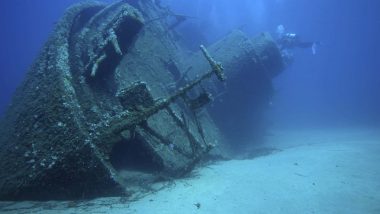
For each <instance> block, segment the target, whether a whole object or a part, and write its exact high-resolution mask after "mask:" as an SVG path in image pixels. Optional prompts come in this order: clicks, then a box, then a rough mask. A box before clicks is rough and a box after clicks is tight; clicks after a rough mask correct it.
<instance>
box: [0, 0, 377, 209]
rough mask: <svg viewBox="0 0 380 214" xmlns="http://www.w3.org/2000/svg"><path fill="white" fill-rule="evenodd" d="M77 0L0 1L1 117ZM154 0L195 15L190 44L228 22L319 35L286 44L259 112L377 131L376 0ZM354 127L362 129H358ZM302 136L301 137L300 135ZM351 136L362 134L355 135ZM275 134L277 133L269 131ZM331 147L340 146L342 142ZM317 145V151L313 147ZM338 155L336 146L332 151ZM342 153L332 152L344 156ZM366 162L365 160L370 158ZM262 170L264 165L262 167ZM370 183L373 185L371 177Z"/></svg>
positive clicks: (313, 126)
mask: <svg viewBox="0 0 380 214" xmlns="http://www.w3.org/2000/svg"><path fill="white" fill-rule="evenodd" d="M76 2H79V1H78V0H3V1H0V10H1V12H0V35H1V36H0V38H1V39H0V43H1V44H0V45H1V46H0V47H1V48H0V117H2V116H3V115H4V113H5V111H6V109H7V107H8V106H9V104H10V102H11V98H12V95H13V93H14V91H15V89H16V88H17V87H18V86H19V84H21V82H22V80H23V79H24V77H25V73H26V72H27V70H28V68H29V67H30V66H31V64H32V63H33V61H34V60H35V59H36V57H37V56H38V54H39V51H40V49H41V48H42V46H43V45H44V42H45V41H46V40H47V38H48V36H49V34H50V33H51V31H52V30H53V28H54V24H55V23H56V22H57V21H58V20H59V18H60V17H61V16H62V14H63V12H64V11H65V9H67V7H69V6H70V5H71V4H73V3H76ZM106 2H113V1H112V0H109V1H106ZM161 2H162V4H163V5H168V6H169V7H170V8H171V9H172V10H173V11H174V12H175V13H177V14H181V15H187V16H190V17H194V18H191V19H189V20H187V21H186V22H185V23H184V24H183V25H182V26H180V28H179V30H180V31H183V32H186V31H187V30H189V29H191V31H192V32H194V31H197V32H198V33H197V35H198V37H196V38H195V37H194V38H193V39H194V40H193V41H188V43H189V45H190V46H191V45H194V44H195V45H196V46H197V45H198V44H199V43H203V44H212V43H214V42H215V41H217V40H218V39H220V38H222V37H223V36H225V35H226V34H228V33H229V32H230V31H232V30H235V29H239V30H242V31H243V32H245V33H246V34H247V35H249V36H250V37H253V36H255V35H257V34H258V33H260V32H263V31H267V32H270V33H271V34H272V35H273V37H275V35H276V28H277V26H278V25H280V24H282V25H284V26H285V28H286V30H287V32H292V33H296V34H298V35H299V36H300V38H301V39H302V40H304V41H319V42H321V45H320V46H318V48H317V52H316V54H313V53H312V51H311V50H310V49H294V50H292V52H293V53H294V59H295V61H294V62H293V64H292V65H291V66H289V67H288V68H286V70H284V71H283V72H282V73H281V74H280V75H279V76H277V77H276V78H275V79H274V80H273V82H274V88H275V96H274V97H273V100H272V102H271V103H272V104H271V106H270V109H269V111H268V112H266V116H267V117H268V120H269V121H271V128H272V129H273V130H277V131H278V130H287V129H292V130H293V131H294V130H296V134H294V133H293V132H292V134H291V137H287V138H292V137H293V135H297V134H298V132H297V131H298V130H299V129H300V128H302V129H309V130H327V129H328V130H334V129H336V130H338V129H345V130H351V129H356V128H357V129H360V130H365V131H363V132H364V133H366V132H367V131H368V130H369V132H370V134H369V135H370V136H372V135H376V137H378V136H379V135H378V133H377V131H378V130H379V129H378V127H380V57H379V56H380V13H379V9H380V1H377V0H360V1H358V0H346V1H343V0H318V1H310V0H191V1H190V0H162V1H161ZM189 32H190V31H189ZM373 130H376V131H373ZM348 132H350V131H348ZM372 132H376V133H372ZM360 134H361V132H360V133H359V134H358V136H359V135H360ZM305 135H306V134H305ZM331 135H332V136H333V137H330V136H327V137H326V136H323V135H322V134H321V135H320V136H319V132H318V134H315V132H313V137H312V139H313V140H312V141H311V142H313V143H314V142H319V141H321V140H320V138H323V139H333V138H334V139H335V138H336V139H338V138H340V137H341V135H339V133H338V134H334V135H333V134H331ZM280 136H281V135H280ZM284 136H285V134H284ZM286 136H288V134H287V135H286ZM336 136H338V137H336ZM355 136H356V135H355ZM360 136H361V135H360ZM350 137H351V135H348V137H345V138H344V139H346V140H347V139H348V140H347V141H350V140H351V139H354V137H352V138H350ZM294 138H296V137H294ZM358 138H359V137H356V138H355V139H356V140H357V139H358ZM302 139H308V138H307V137H305V136H303V138H302ZM363 139H364V138H363ZM373 139H375V140H373ZM373 139H372V140H371V146H373V145H372V144H374V145H375V144H376V142H377V141H378V138H373ZM292 140H294V139H293V138H292ZM289 141H291V140H289ZM299 141H301V140H299ZM322 141H323V140H322ZM327 141H328V140H326V142H327ZM342 141H343V140H342ZM357 141H358V142H361V139H360V140H357ZM363 141H365V140H363ZM372 141H373V142H375V143H373V142H372ZM276 142H280V140H278V139H276ZM304 142H305V141H302V143H304ZM377 145H378V144H376V149H377V150H375V149H374V151H380V150H378V149H379V148H378V146H377ZM329 149H330V148H329ZM332 149H335V150H336V151H338V150H339V151H340V150H345V149H346V147H342V148H341V147H338V149H337V148H335V147H333V148H332ZM355 149H357V150H355V152H352V153H350V152H347V154H346V153H345V155H348V156H349V155H352V156H353V157H354V158H359V157H360V156H366V154H367V153H365V152H363V151H364V150H366V152H368V151H369V150H371V149H364V146H363V147H361V146H355ZM316 150H318V151H319V152H321V150H320V148H316ZM335 150H334V151H335ZM367 150H368V151H367ZM350 151H351V150H350ZM352 151H354V150H352ZM309 152H310V151H309ZM360 152H363V153H360ZM321 153H322V152H321ZM308 154H309V153H308ZM317 154H319V153H317ZM322 154H323V153H322ZM353 154H354V155H353ZM329 155H330V156H331V157H332V156H334V155H335V154H334V155H331V154H330V153H329ZM339 155H341V153H337V155H336V156H339ZM301 156H302V155H301ZM310 156H312V152H310ZM330 156H329V157H330ZM342 156H343V155H341V156H339V157H340V158H342V160H343V157H342ZM375 156H376V154H375V155H374V154H373V153H371V156H370V157H371V158H372V157H373V158H372V159H370V160H375V159H376V158H377V157H378V156H376V157H375ZM313 158H314V157H313ZM315 159H317V157H315ZM313 160H314V159H312V161H310V162H313ZM376 160H378V158H377V159H376ZM344 161H346V162H344V163H345V164H346V165H347V166H348V165H350V164H351V163H352V160H351V159H349V160H346V159H344ZM327 162H328V161H327ZM358 162H359V163H358V166H360V167H358V168H361V169H365V167H366V166H368V164H367V163H364V162H360V161H358ZM291 164H294V163H293V162H292V163H291ZM297 164H298V163H297ZM333 164H335V163H333ZM263 165H265V164H263ZM315 165H317V164H315ZM373 165H374V164H373V163H372V164H371V166H373ZM331 166H332V165H331ZM331 166H330V167H331ZM288 167H289V166H288ZM291 167H293V165H292V166H291ZM316 167H317V168H318V167H319V166H316ZM334 167H335V165H334V166H333V167H331V168H333V169H331V171H333V170H334ZM279 168H280V167H279ZM318 169H320V168H318ZM376 170H377V171H375V170H372V171H375V172H376V173H377V172H378V169H376ZM262 171H264V172H265V167H264V169H263V170H262ZM321 171H322V170H321ZM349 173H351V171H350V172H349ZM349 173H347V178H348V177H349V178H350V179H352V180H353V181H352V182H355V181H356V180H355V179H356V177H353V176H351V174H349ZM360 173H361V172H360ZM360 173H359V174H360ZM365 173H369V172H368V171H366V172H364V174H365ZM279 174H280V175H281V173H279ZM374 177H375V176H374ZM377 177H378V176H377ZM377 177H375V178H376V179H377ZM325 178H326V177H325ZM336 179H337V180H339V179H340V178H336ZM376 179H372V182H374V183H376V182H375V181H374V180H376ZM329 182H330V180H328V181H326V184H329ZM337 182H340V180H339V181H337ZM290 183H291V182H290ZM291 184H293V183H291ZM363 185H365V184H363ZM184 186H186V185H184ZM375 187H376V188H378V189H379V186H378V184H377V186H375ZM375 187H373V188H375ZM356 188H358V189H361V186H360V185H358V186H356ZM368 188H372V186H371V187H368ZM361 190H362V189H361ZM347 191H348V190H347ZM363 191H364V192H365V190H363ZM374 198H376V197H374ZM378 198H379V197H377V199H378ZM147 203H151V202H147ZM377 210H380V209H377ZM279 213H281V212H279ZM374 213H375V212H374Z"/></svg>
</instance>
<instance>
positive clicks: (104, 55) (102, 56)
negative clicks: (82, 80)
mask: <svg viewBox="0 0 380 214" xmlns="http://www.w3.org/2000/svg"><path fill="white" fill-rule="evenodd" d="M106 57H107V55H106V54H103V55H101V56H100V57H99V58H98V59H96V61H95V63H94V64H93V65H92V69H91V76H92V77H95V75H96V72H97V71H98V68H99V64H100V63H102V62H103V61H104V60H105V59H106Z"/></svg>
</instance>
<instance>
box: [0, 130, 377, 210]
mask: <svg viewBox="0 0 380 214" xmlns="http://www.w3.org/2000/svg"><path fill="white" fill-rule="evenodd" d="M265 146H266V147H269V148H276V149H279V150H278V151H277V152H274V153H272V154H269V155H266V156H261V157H258V158H254V159H246V160H231V161H221V162H218V163H215V164H212V165H209V166H207V167H202V168H199V169H197V170H196V171H195V175H196V176H192V177H190V178H185V179H181V180H176V181H175V182H173V183H172V184H171V185H169V186H168V187H167V188H164V189H163V190H161V191H158V192H156V193H154V194H150V195H147V196H146V197H144V198H142V199H140V200H137V201H133V202H125V201H123V200H122V198H119V197H114V198H99V199H95V200H91V201H82V202H55V201H49V202H0V213H15V214H16V213H17V214H23V213H39V214H47V213H49V214H50V213H51V214H53V213H54V214H69V213H70V214H73V213H78V214H80V213H110V214H127V213H159V214H160V213H173V214H174V213H180V214H187V213H191V214H192V213H221V214H224V213H226V214H227V213H228V214H230V213H243V214H245V213H255V214H260V213H263V214H264V213H268V214H271V213H281V214H284V213H292V214H297V213H302V214H307V213H323V214H326V213H345V214H347V213H358V214H359V213H360V214H364V213H373V214H375V213H376V214H377V213H380V129H373V128H368V129H336V130H296V131H295V130H288V131H276V132H274V133H273V136H270V137H269V139H268V144H267V145H265Z"/></svg>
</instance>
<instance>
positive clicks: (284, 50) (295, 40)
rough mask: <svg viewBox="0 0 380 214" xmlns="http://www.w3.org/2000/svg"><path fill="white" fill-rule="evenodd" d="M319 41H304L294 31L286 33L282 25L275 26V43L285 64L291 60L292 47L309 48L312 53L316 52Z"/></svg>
mask: <svg viewBox="0 0 380 214" xmlns="http://www.w3.org/2000/svg"><path fill="white" fill-rule="evenodd" d="M320 44H321V43H320V42H317V41H316V42H305V41H302V40H301V39H300V37H299V36H298V35H297V34H295V33H286V32H285V27H284V26H283V25H279V26H277V45H278V47H279V48H280V50H281V55H282V57H283V59H284V61H285V63H286V64H291V63H292V62H293V58H294V57H293V53H292V52H290V51H289V50H290V49H294V48H311V51H312V53H313V55H315V54H316V53H317V46H318V45H320Z"/></svg>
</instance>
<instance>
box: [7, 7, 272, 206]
mask: <svg viewBox="0 0 380 214" xmlns="http://www.w3.org/2000/svg"><path fill="white" fill-rule="evenodd" d="M136 5H138V8H139V10H141V11H143V12H144V13H141V12H140V11H139V10H137V9H136V8H134V7H132V6H131V5H129V4H127V3H126V1H119V2H116V3H113V4H110V5H105V4H101V3H96V2H84V3H79V4H77V5H74V6H72V7H71V8H69V9H68V10H67V12H66V13H65V14H64V16H63V17H62V19H61V21H60V22H59V23H58V24H57V26H56V29H55V30H54V32H53V34H52V35H51V37H50V38H49V40H48V42H47V43H46V45H45V46H44V48H43V50H42V52H41V54H40V56H39V57H38V59H37V60H36V62H35V64H34V65H33V66H32V68H31V70H30V71H29V72H28V75H27V77H26V80H25V82H24V83H23V84H22V85H21V87H20V88H19V89H18V90H17V92H16V94H15V97H14V99H13V104H12V106H11V108H10V109H9V110H8V112H7V115H6V117H5V118H4V120H3V121H2V122H1V123H0V146H1V149H0V199H2V200H22V199H29V200H54V199H56V200H57V199H79V198H92V197H98V196H115V195H121V194H124V195H127V196H128V197H130V196H131V195H132V194H134V193H138V192H139V191H146V190H149V189H150V184H151V183H145V182H140V181H141V180H139V176H140V175H144V177H146V178H147V179H145V180H149V182H154V181H155V180H157V179H160V178H170V179H172V178H174V177H178V176H183V175H184V174H186V173H189V172H190V171H191V170H192V169H193V168H194V167H195V166H196V164H198V163H199V161H201V159H202V158H204V156H205V155H206V154H208V153H209V152H210V150H211V149H212V148H214V147H216V146H217V144H218V143H220V142H223V137H222V135H221V133H220V132H219V129H218V128H217V127H216V126H215V123H214V122H213V120H212V119H211V117H210V116H209V114H208V112H207V111H202V115H201V116H200V114H199V112H200V110H199V109H200V108H202V107H204V106H205V104H206V103H208V102H210V101H211V96H210V90H209V87H203V85H202V86H200V84H201V83H202V84H204V83H205V81H204V80H206V79H209V78H210V77H212V76H214V75H215V76H216V77H217V79H218V80H219V81H222V82H224V81H225V80H226V76H225V74H224V68H223V66H222V65H221V63H218V62H217V61H216V60H215V59H214V58H212V57H216V59H218V60H221V61H222V62H223V65H224V66H226V62H228V63H227V65H228V66H227V69H230V68H231V67H233V66H231V65H236V64H239V65H242V64H244V62H243V63H241V62H242V60H241V59H239V58H234V60H231V59H232V58H233V57H227V58H226V57H225V56H223V55H221V54H220V53H219V52H217V51H215V49H214V46H211V47H208V50H206V48H205V47H204V46H201V47H200V48H201V52H200V54H199V55H200V57H201V59H200V60H198V59H194V61H193V62H191V63H189V64H187V63H184V62H183V59H184V58H185V53H184V52H185V51H183V50H182V49H180V48H179V46H177V44H176V42H175V41H173V40H172V39H170V38H172V37H171V36H168V35H169V34H171V33H172V32H170V31H169V32H168V30H167V29H168V28H170V25H168V24H167V23H165V22H163V21H160V20H157V22H154V23H151V24H150V25H146V24H145V21H144V20H153V19H154V18H155V17H162V16H164V15H165V14H166V13H167V11H166V10H164V9H162V8H159V7H157V5H155V4H154V2H153V1H138V3H136ZM142 29H143V33H141V30H142ZM235 44H236V43H235ZM235 46H236V45H235ZM235 46H234V47H235ZM263 47H265V45H264V46H263ZM239 50H241V47H240V48H238V47H237V48H236V49H235V51H239ZM209 51H210V52H209ZM152 53H153V54H152ZM226 53H228V52H226ZM239 53H241V52H239ZM263 53H265V48H263ZM258 55H259V54H258ZM157 56H159V57H157ZM211 56H212V57H211ZM250 56H251V55H250ZM204 58H206V60H205V59H204ZM243 58H244V57H243ZM245 59H246V58H244V60H245ZM244 60H243V61H244ZM170 61H172V62H175V63H176V65H175V66H178V68H177V70H178V71H185V72H183V73H180V74H179V75H178V76H179V78H173V74H171V73H170V71H168V67H167V65H165V62H170ZM231 61H234V62H235V64H234V63H231ZM198 62H202V63H204V64H206V66H203V67H202V66H198V65H197V64H198ZM177 64H178V65H177ZM193 65H194V66H193ZM210 66H211V70H210ZM199 71H208V72H206V73H204V74H203V75H202V76H200V77H198V76H197V77H194V76H190V75H188V74H189V73H191V72H199ZM227 71H229V70H227ZM227 75H228V74H227ZM187 76H189V78H191V79H193V80H192V81H187V79H188V78H187ZM176 81H177V85H176V88H175V89H174V90H171V89H170V88H168V87H163V86H165V85H168V84H169V83H172V82H176ZM208 82H210V81H208ZM199 88H201V89H202V90H203V91H202V92H201V93H199V91H198V90H197V89H199ZM189 94H190V95H194V94H197V95H198V96H197V97H195V98H193V97H194V96H189ZM115 95H116V96H115Z"/></svg>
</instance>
